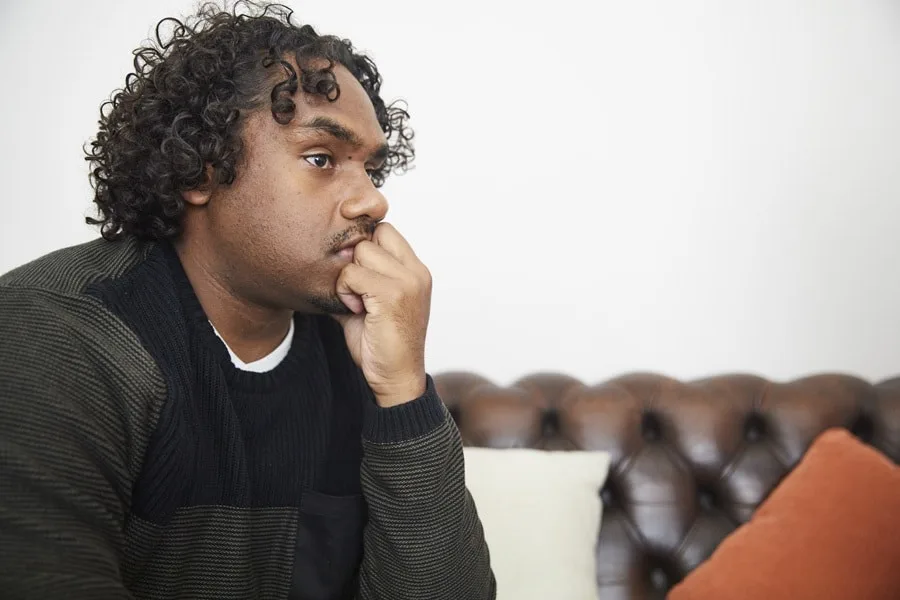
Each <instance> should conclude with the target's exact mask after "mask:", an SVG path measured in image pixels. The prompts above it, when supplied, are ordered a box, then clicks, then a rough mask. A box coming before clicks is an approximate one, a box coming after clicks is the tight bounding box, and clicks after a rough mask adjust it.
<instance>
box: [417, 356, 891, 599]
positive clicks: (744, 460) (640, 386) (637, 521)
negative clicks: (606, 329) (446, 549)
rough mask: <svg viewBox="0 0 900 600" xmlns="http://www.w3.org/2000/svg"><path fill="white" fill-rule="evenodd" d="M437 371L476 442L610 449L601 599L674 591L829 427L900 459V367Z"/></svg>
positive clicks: (469, 441)
mask: <svg viewBox="0 0 900 600" xmlns="http://www.w3.org/2000/svg"><path fill="white" fill-rule="evenodd" d="M434 379H435V382H436V386H437V388H438V391H439V392H440V394H441V396H442V398H443V399H444V401H445V403H446V404H447V406H448V408H449V409H450V411H451V413H452V414H453V417H454V418H455V419H456V422H457V424H458V425H459V428H460V432H461V434H462V437H463V442H464V443H465V444H466V445H472V446H486V447H496V448H506V447H528V448H544V449H569V450H572V449H590V450H606V451H609V452H610V453H611V455H612V465H611V467H610V473H609V477H608V479H607V483H606V485H605V487H604V489H603V490H602V491H601V490H598V493H600V496H601V498H602V501H603V504H604V509H603V520H602V525H601V528H600V534H599V538H598V544H597V549H596V553H597V570H598V572H597V586H598V589H599V592H600V593H599V597H600V598H601V600H644V599H647V600H649V599H657V598H664V597H665V595H666V593H667V592H668V590H669V589H670V588H671V587H672V586H673V585H675V584H676V583H677V582H679V581H680V580H681V579H682V578H683V577H684V576H685V575H686V574H687V573H688V572H690V571H691V570H692V569H694V568H695V567H696V566H697V565H698V564H700V563H701V562H702V561H704V560H705V559H706V558H707V557H708V556H709V555H710V554H711V553H712V551H713V550H714V549H715V547H716V546H717V545H718V544H719V542H720V541H721V540H722V539H723V538H724V537H725V536H727V535H728V534H729V533H730V532H731V531H733V530H734V529H735V527H737V526H738V525H739V524H741V523H743V522H745V521H746V520H747V519H748V518H749V517H750V515H751V514H752V512H753V511H754V509H755V508H756V507H757V505H759V503H760V502H761V501H762V500H763V499H764V498H765V497H766V496H767V495H768V493H769V492H770V491H771V490H772V489H773V488H774V487H775V486H776V485H777V484H778V483H779V481H781V479H782V478H783V477H784V476H785V475H786V474H787V473H788V472H789V471H790V470H791V469H792V468H793V467H794V465H796V464H797V462H798V460H799V459H800V458H801V456H802V455H803V453H804V452H805V451H806V449H807V448H808V447H809V445H810V443H811V442H812V440H813V439H814V438H815V437H816V436H817V435H818V434H819V433H821V432H822V431H824V430H825V429H827V428H829V427H833V426H842V427H846V428H847V429H849V430H850V431H852V432H853V433H854V434H855V435H856V436H857V437H859V438H860V439H862V440H864V441H865V442H867V443H869V444H871V445H872V446H874V447H876V448H878V449H879V450H881V451H882V452H883V453H885V454H886V455H887V456H889V457H891V458H892V459H893V460H894V461H895V462H900V378H897V379H892V380H889V381H884V382H881V383H877V384H871V383H868V382H866V381H862V380H860V379H858V378H854V377H850V376H846V375H837V374H825V375H818V376H812V377H807V378H804V379H800V380H797V381H793V382H789V383H774V382H770V381H767V380H765V379H762V378H760V377H755V376H748V375H729V376H720V377H713V378H709V379H704V380H701V381H694V382H689V383H687V382H679V381H676V380H673V379H669V378H666V377H662V376H659V375H654V374H631V375H627V376H623V377H620V378H617V379H613V380H611V381H606V382H604V383H600V384H598V385H592V386H588V385H585V384H583V383H582V382H580V381H578V380H576V379H573V378H571V377H567V376H563V375H556V374H547V373H545V374H535V375H531V376H528V377H525V378H523V379H521V380H519V381H517V382H516V383H514V384H513V385H511V386H509V387H500V386H497V385H494V384H492V383H491V382H490V381H488V380H486V379H484V378H482V377H480V376H478V375H475V374H472V373H461V372H454V373H442V374H438V375H436V376H435V378H434Z"/></svg>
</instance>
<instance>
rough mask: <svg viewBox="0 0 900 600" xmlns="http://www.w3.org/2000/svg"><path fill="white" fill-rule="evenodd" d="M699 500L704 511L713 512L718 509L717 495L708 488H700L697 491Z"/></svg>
mask: <svg viewBox="0 0 900 600" xmlns="http://www.w3.org/2000/svg"><path fill="white" fill-rule="evenodd" d="M697 499H698V500H699V501H700V507H701V508H703V510H713V509H714V508H715V507H716V495H715V494H714V493H713V492H712V490H710V489H708V488H700V489H699V490H698V491H697Z"/></svg>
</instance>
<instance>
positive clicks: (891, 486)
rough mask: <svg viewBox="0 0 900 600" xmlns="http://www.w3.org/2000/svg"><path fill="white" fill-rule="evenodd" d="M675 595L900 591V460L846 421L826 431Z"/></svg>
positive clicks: (777, 597)
mask: <svg viewBox="0 0 900 600" xmlns="http://www.w3.org/2000/svg"><path fill="white" fill-rule="evenodd" d="M667 598H668V600H744V599H746V600H759V599H764V600H782V599H784V600H806V599H809V600H829V599H834V600H844V599H847V600H882V599H883V600H898V599H900V467H898V466H897V465H895V464H894V463H893V462H891V460H890V459H889V458H887V457H886V456H884V455H883V454H881V453H880V452H878V451H877V450H875V449H874V448H871V447H869V446H867V445H866V444H864V443H862V442H860V441H859V440H857V439H856V438H855V437H853V436H852V435H851V434H850V433H849V432H848V431H846V430H844V429H830V430H828V431H826V432H824V433H823V434H821V435H820V436H819V437H818V438H816V440H815V441H814V442H813V444H812V445H811V446H810V448H809V450H808V451H807V452H806V454H805V455H804V457H803V459H802V460H801V461H800V463H799V464H798V465H797V466H796V468H795V469H794V470H793V471H792V472H791V473H790V474H789V475H788V476H787V477H786V478H785V479H784V480H783V481H782V482H781V483H780V484H779V485H778V486H777V487H776V488H775V489H774V490H773V491H772V493H771V494H770V495H769V497H768V498H767V499H766V500H765V501H764V502H763V503H762V504H761V505H760V506H759V508H758V510H757V511H756V512H755V513H754V515H753V517H752V518H751V519H750V521H749V522H747V523H746V524H744V525H742V526H741V527H739V528H738V529H736V530H735V531H734V532H733V533H732V534H731V535H729V536H728V537H726V538H725V539H724V540H722V543H721V544H719V547H718V548H716V550H715V552H713V555H712V556H711V557H710V558H709V559H708V560H707V561H706V562H704V563H703V564H701V565H700V566H699V567H697V568H696V569H695V570H694V571H692V572H691V573H689V574H688V576H687V577H685V579H684V580H683V581H682V582H681V583H680V584H678V585H677V586H675V587H674V588H673V589H672V591H671V592H670V593H669V595H668V596H667Z"/></svg>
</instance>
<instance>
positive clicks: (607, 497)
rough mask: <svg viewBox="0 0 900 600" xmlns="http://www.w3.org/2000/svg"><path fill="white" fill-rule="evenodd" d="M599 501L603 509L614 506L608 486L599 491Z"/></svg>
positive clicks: (611, 492)
mask: <svg viewBox="0 0 900 600" xmlns="http://www.w3.org/2000/svg"><path fill="white" fill-rule="evenodd" d="M600 500H601V501H602V502H603V506H605V507H609V506H613V505H614V504H615V501H616V500H615V496H614V495H613V491H612V488H611V487H610V486H609V485H605V486H604V487H603V489H601V490H600Z"/></svg>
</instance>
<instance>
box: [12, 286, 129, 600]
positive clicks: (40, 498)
mask: <svg viewBox="0 0 900 600" xmlns="http://www.w3.org/2000/svg"><path fill="white" fill-rule="evenodd" d="M73 302H74V301H73ZM72 321H74V319H71V318H69V317H67V316H66V315H63V314H61V309H60V308H58V307H56V306H54V300H53V299H48V298H45V297H38V296H37V294H36V293H28V292H26V291H23V290H16V289H0V540H2V543H0V590H2V595H3V597H4V598H15V599H17V600H19V599H31V598H33V599H35V600H53V599H56V598H60V599H63V598H65V599H67V600H68V599H82V598H83V599H85V600H87V599H107V598H109V599H112V598H117V599H118V598H129V597H130V595H129V594H128V592H127V591H126V589H125V587H124V585H123V584H122V581H121V577H120V572H119V556H118V550H119V549H121V548H122V544H123V533H122V532H123V524H124V514H125V509H124V506H123V503H124V501H125V498H126V492H125V491H124V490H123V489H122V488H121V487H120V486H119V482H121V481H123V480H124V479H125V476H124V473H126V459H125V457H124V456H123V455H124V454H125V452H124V447H125V444H124V441H123V440H122V439H121V438H123V437H124V434H122V433H121V432H119V431H118V430H119V429H122V427H121V425H122V419H121V415H120V414H118V413H117V411H116V407H115V406H114V404H113V402H111V401H108V400H107V399H106V398H105V395H106V394H107V388H106V387H105V386H104V382H103V381H102V380H100V379H99V378H98V377H97V376H96V373H95V369H94V368H93V366H92V364H91V360H90V357H89V356H88V355H87V354H86V352H85V349H84V347H82V345H81V344H80V340H79V339H78V338H79V333H78V332H77V331H75V330H73V328H72V325H73V323H72Z"/></svg>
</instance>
